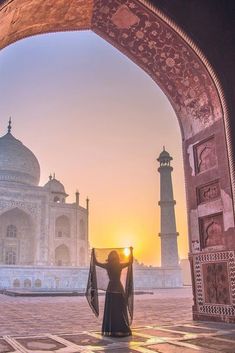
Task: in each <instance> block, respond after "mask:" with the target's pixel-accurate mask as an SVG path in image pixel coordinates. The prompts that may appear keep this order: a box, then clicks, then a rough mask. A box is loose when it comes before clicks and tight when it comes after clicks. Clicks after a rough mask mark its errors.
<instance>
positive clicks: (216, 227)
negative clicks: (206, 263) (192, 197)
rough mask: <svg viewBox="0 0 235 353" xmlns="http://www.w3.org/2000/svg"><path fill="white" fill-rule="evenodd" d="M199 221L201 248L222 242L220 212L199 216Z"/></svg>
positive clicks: (221, 243) (221, 217) (221, 218)
mask: <svg viewBox="0 0 235 353" xmlns="http://www.w3.org/2000/svg"><path fill="white" fill-rule="evenodd" d="M199 222H200V238H201V247H202V248H208V247H212V246H217V245H223V244H224V238H223V215H222V214H216V215H211V216H206V217H203V218H200V220H199Z"/></svg>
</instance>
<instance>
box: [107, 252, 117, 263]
mask: <svg viewBox="0 0 235 353" xmlns="http://www.w3.org/2000/svg"><path fill="white" fill-rule="evenodd" d="M106 261H107V262H109V263H110V262H120V258H119V255H118V253H117V251H116V250H112V251H111V252H110V253H109V255H108V259H107V260H106Z"/></svg>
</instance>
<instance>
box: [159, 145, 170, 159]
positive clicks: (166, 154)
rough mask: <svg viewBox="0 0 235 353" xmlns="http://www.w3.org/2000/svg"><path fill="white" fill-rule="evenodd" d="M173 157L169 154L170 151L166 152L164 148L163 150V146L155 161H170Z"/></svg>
mask: <svg viewBox="0 0 235 353" xmlns="http://www.w3.org/2000/svg"><path fill="white" fill-rule="evenodd" d="M172 159H173V158H172V157H171V156H170V153H168V152H167V151H166V150H165V147H163V151H162V152H161V153H160V155H159V157H158V159H157V161H158V162H161V161H162V160H169V161H171V160H172Z"/></svg>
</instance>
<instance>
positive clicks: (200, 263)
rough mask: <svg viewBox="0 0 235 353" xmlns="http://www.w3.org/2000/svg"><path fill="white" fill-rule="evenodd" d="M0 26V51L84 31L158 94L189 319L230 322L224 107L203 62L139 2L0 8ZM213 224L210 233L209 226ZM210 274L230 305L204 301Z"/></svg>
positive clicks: (230, 175) (229, 183)
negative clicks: (182, 195) (181, 170)
mask: <svg viewBox="0 0 235 353" xmlns="http://www.w3.org/2000/svg"><path fill="white" fill-rule="evenodd" d="M48 8H49V9H51V11H48ZM0 23H1V26H0V33H1V36H0V47H2V48H3V47H4V46H6V45H8V44H10V43H12V42H14V41H16V40H19V39H21V38H23V37H27V36H30V35H35V34H38V33H46V32H52V31H63V30H79V29H91V30H93V31H94V32H95V33H97V34H99V35H100V36H101V37H103V38H104V39H106V40H107V41H108V42H110V43H111V44H112V45H114V46H116V47H117V48H118V49H119V50H120V51H122V52H123V53H125V54H126V55H127V56H128V57H129V58H130V59H131V60H132V61H134V62H135V63H136V64H137V65H139V66H140V67H141V68H142V69H143V70H145V71H146V72H147V73H148V74H149V75H150V76H151V77H152V78H153V80H154V81H156V83H157V84H158V85H159V86H160V87H161V88H162V90H163V91H164V92H165V94H166V95H167V96H168V98H169V100H170V102H171V104H172V106H173V107H174V109H175V112H176V114H177V117H178V120H179V124H180V127H181V132H182V142H183V152H184V166H185V177H186V192H187V205H188V220H189V238H190V239H189V240H190V241H189V243H190V259H191V265H192V276H193V284H194V286H193V287H194V307H193V313H194V318H195V319H200V318H202V319H215V320H226V321H235V319H234V316H235V310H234V306H233V303H234V302H235V294H234V292H232V288H233V287H234V285H235V284H234V273H233V271H234V251H232V249H234V245H235V240H234V210H233V199H234V185H235V184H234V177H235V173H234V169H233V156H232V154H231V148H230V147H231V143H230V135H229V134H230V131H229V128H228V116H227V111H226V102H225V100H224V97H223V92H222V89H221V87H220V85H219V83H218V80H217V79H216V76H215V74H214V72H213V70H212V69H211V67H210V64H209V63H208V61H207V60H206V59H205V58H204V56H203V54H202V53H201V52H200V51H199V50H198V49H197V47H196V46H195V45H194V43H193V42H192V41H191V40H190V39H189V38H187V36H186V35H185V34H184V33H183V32H182V31H181V30H180V29H179V28H178V27H177V26H175V25H174V24H173V23H172V22H171V21H170V20H169V19H168V18H166V17H165V16H164V15H162V14H161V13H160V12H159V11H158V10H157V9H156V7H153V6H150V5H148V4H147V3H146V2H145V1H144V0H132V1H125V0H122V1H117V0H114V1H113V0H112V1H103V0H94V1H92V0H89V1H86V2H84V1H76V3H75V2H74V1H72V0H71V1H67V2H61V1H56V2H54V1H52V0H47V1H38V2H37V3H35V2H34V1H33V0H32V1H28V0H23V1H21V2H20V3H19V1H17V0H13V1H11V2H7V1H4V2H3V4H2V7H1V11H0ZM228 161H229V163H228ZM212 219H213V222H214V224H216V225H213V227H212V226H210V224H209V223H210V220H212ZM208 222H209V223H208ZM212 228H213V238H214V239H217V240H216V241H213V242H212V243H211V242H208V241H207V240H206V239H208V237H210V234H209V233H208V230H209V232H210V233H211V229H212ZM218 232H219V233H218ZM210 266H220V268H221V269H222V270H221V271H222V272H223V278H224V279H225V280H224V282H223V293H224V295H225V296H226V298H227V297H228V298H229V300H227V299H226V304H224V303H223V304H221V302H216V301H215V300H214V299H213V300H212V299H211V298H214V295H213V294H212V295H211V296H210V297H208V296H206V295H205V293H208V292H211V290H212V291H213V289H212V288H211V287H210V283H211V281H207V280H206V278H207V277H208V273H209V272H210V273H214V272H213V271H212V272H211V271H209V268H210ZM214 290H216V289H214ZM230 293H232V294H231V295H230Z"/></svg>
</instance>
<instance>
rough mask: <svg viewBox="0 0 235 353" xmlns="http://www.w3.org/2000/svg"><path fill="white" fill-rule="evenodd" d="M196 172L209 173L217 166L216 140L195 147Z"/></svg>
mask: <svg viewBox="0 0 235 353" xmlns="http://www.w3.org/2000/svg"><path fill="white" fill-rule="evenodd" d="M194 154H195V163H196V168H195V169H196V172H197V173H201V172H204V171H207V170H209V169H211V168H213V167H215V166H216V165H217V156H216V148H215V140H214V138H210V139H208V140H206V141H203V142H200V143H199V144H197V145H196V146H194Z"/></svg>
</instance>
